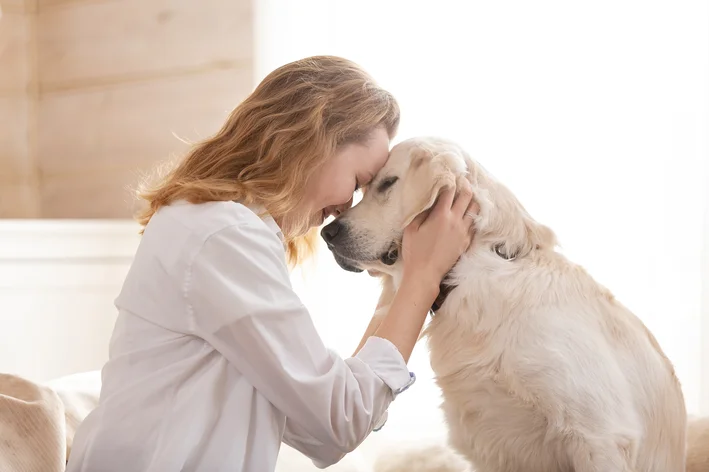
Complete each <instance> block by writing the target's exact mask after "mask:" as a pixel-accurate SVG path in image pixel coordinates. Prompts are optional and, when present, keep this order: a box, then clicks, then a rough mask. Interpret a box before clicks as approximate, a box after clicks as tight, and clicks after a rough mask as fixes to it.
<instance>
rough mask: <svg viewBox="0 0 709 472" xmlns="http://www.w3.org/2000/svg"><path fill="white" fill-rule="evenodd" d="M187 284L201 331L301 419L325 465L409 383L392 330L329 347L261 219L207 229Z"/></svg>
mask: <svg viewBox="0 0 709 472" xmlns="http://www.w3.org/2000/svg"><path fill="white" fill-rule="evenodd" d="M184 286H185V297H186V300H187V303H188V304H189V307H190V308H191V311H192V323H193V325H194V333H195V334H196V335H198V336H200V337H201V338H203V339H204V340H205V341H206V342H207V343H209V344H210V345H211V346H212V347H213V348H214V349H216V350H217V351H218V352H219V353H221V354H222V355H223V356H224V357H225V358H226V359H227V360H228V361H229V363H231V364H232V365H234V366H235V367H236V369H237V370H238V371H239V372H240V373H241V374H242V375H243V376H244V377H245V379H247V380H248V381H249V383H251V385H253V386H254V388H255V389H256V390H257V391H258V393H259V394H260V395H261V396H262V397H263V398H264V399H266V400H267V401H268V402H270V403H271V404H273V405H274V407H275V408H277V409H278V410H280V411H281V412H282V413H283V414H284V415H285V416H286V417H287V418H288V420H287V421H288V423H291V424H292V425H297V429H298V430H299V431H301V432H302V435H300V436H301V438H300V439H298V438H295V437H294V438H293V441H294V442H298V441H300V442H299V443H298V444H294V445H295V446H296V447H297V448H298V449H300V450H301V451H302V452H305V453H306V454H307V455H309V456H310V457H311V458H312V459H313V460H314V461H315V462H316V463H317V465H318V466H326V465H329V464H332V463H334V462H337V461H338V460H339V459H340V458H341V457H342V456H343V455H344V454H346V453H347V452H350V451H352V450H353V449H354V448H355V447H357V446H358V445H359V444H360V443H361V442H362V441H363V440H364V439H365V438H366V437H367V435H368V434H369V433H370V432H371V431H372V429H374V428H375V427H376V426H377V424H378V423H379V422H380V420H381V418H382V417H383V415H384V414H385V412H386V409H387V407H388V405H389V403H390V402H391V401H392V399H393V398H394V397H395V396H396V394H397V393H399V392H400V391H403V390H404V389H405V388H406V387H407V386H408V385H409V384H410V383H411V376H410V374H409V371H408V369H407V367H406V363H405V362H404V359H403V358H402V356H401V354H400V353H399V351H398V350H397V348H396V347H395V346H394V345H393V344H392V343H391V342H389V341H388V340H386V339H382V338H378V337H370V338H369V339H368V340H367V342H366V343H365V344H364V346H363V347H362V349H361V350H359V352H358V353H357V355H356V356H355V357H352V358H349V359H342V358H340V357H339V356H337V355H336V354H335V353H334V352H332V351H330V350H328V349H327V348H325V346H324V345H323V342H322V340H321V339H320V337H319V336H318V333H317V331H316V329H315V327H314V325H313V322H312V319H311V317H310V315H309V313H308V311H307V310H306V308H305V307H304V306H303V305H302V303H301V302H300V300H299V299H298V297H297V296H296V294H295V293H294V292H293V290H292V288H291V286H290V280H289V277H288V269H287V267H286V264H285V254H284V251H283V246H282V244H281V242H280V241H279V240H278V239H277V238H276V236H275V235H274V234H273V233H272V232H271V230H270V229H269V228H267V227H265V226H264V225H263V223H262V222H261V221H254V222H247V223H245V224H244V225H240V226H233V227H229V228H225V229H223V230H221V231H219V232H217V233H215V234H213V235H212V236H211V237H209V239H207V241H205V242H204V244H203V247H202V248H201V250H200V251H199V253H198V254H197V255H196V257H195V258H194V261H193V262H192V264H191V266H190V270H189V272H188V275H187V278H186V280H185V281H184Z"/></svg>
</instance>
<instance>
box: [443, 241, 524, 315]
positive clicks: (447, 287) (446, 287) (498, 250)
mask: <svg viewBox="0 0 709 472" xmlns="http://www.w3.org/2000/svg"><path fill="white" fill-rule="evenodd" d="M492 250H493V251H494V252H495V254H497V255H498V256H499V257H501V258H502V259H505V260H506V261H514V260H515V259H517V253H516V252H515V253H513V254H511V255H510V254H507V253H506V252H505V251H504V246H503V245H502V244H501V243H500V244H497V245H495V246H493V247H492ZM446 279H448V274H446V276H445V277H443V281H442V282H441V285H439V287H438V296H437V297H436V299H435V300H434V301H433V305H431V309H430V310H429V311H430V313H431V316H433V315H435V314H436V312H437V311H438V310H440V309H441V307H442V306H443V303H445V301H446V298H448V295H449V294H450V293H451V292H452V291H453V289H455V288H456V287H457V285H455V284H451V283H447V280H446Z"/></svg>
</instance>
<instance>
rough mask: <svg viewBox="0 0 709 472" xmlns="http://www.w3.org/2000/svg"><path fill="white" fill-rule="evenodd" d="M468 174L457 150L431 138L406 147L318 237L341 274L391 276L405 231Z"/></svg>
mask: <svg viewBox="0 0 709 472" xmlns="http://www.w3.org/2000/svg"><path fill="white" fill-rule="evenodd" d="M466 174H467V167H466V158H465V156H464V154H463V151H462V150H461V149H460V148H459V147H458V146H456V145H454V144H452V143H448V142H444V141H442V140H437V139H432V138H426V139H423V138H419V139H410V140H408V141H404V142H402V143H400V144H398V145H396V146H394V148H393V149H392V150H391V154H390V155H389V159H388V161H387V163H386V165H385V166H384V168H383V169H382V170H381V171H379V173H378V174H377V175H376V177H375V178H374V180H372V182H371V183H370V184H369V185H368V186H367V188H366V189H364V195H363V197H362V201H361V202H360V203H358V204H357V205H356V206H355V207H353V208H352V209H350V210H348V211H347V212H345V213H344V214H342V215H341V216H340V217H339V218H337V219H336V220H334V221H333V222H332V223H330V224H329V225H327V226H325V228H323V230H322V233H321V234H322V237H323V239H325V242H326V243H327V245H328V247H329V248H330V250H331V251H332V253H333V255H334V256H335V260H336V261H337V263H338V264H339V265H340V266H341V267H342V268H344V269H346V270H350V271H357V272H359V271H362V270H365V269H366V270H374V271H378V272H384V273H391V272H392V270H393V268H394V267H393V266H394V265H395V264H396V263H397V261H398V258H399V252H400V248H401V240H402V236H403V233H404V228H405V227H406V226H407V225H408V224H409V223H410V222H411V221H412V220H413V219H414V218H415V217H416V216H417V215H419V214H421V213H422V212H425V211H427V210H429V209H430V208H431V207H432V206H433V204H434V203H435V201H436V198H437V197H438V195H439V194H440V193H441V191H442V190H443V189H444V188H447V187H448V188H455V187H456V182H457V181H459V180H460V179H463V178H465V176H466Z"/></svg>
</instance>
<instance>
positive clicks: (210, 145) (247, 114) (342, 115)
mask: <svg viewBox="0 0 709 472" xmlns="http://www.w3.org/2000/svg"><path fill="white" fill-rule="evenodd" d="M398 124H399V106H398V104H397V102H396V100H395V99H394V97H393V96H392V95H391V94H390V93H389V92H387V91H386V90H384V89H382V88H381V87H379V86H378V85H377V84H376V83H375V82H374V80H373V79H372V78H371V77H370V76H369V75H368V74H367V73H366V72H365V71H364V70H363V69H362V68H360V67H359V66H358V65H357V64H355V63H353V62H351V61H349V60H347V59H343V58H340V57H334V56H315V57H309V58H305V59H301V60H298V61H295V62H291V63H289V64H286V65H284V66H282V67H280V68H278V69H276V70H274V71H273V72H271V73H270V74H269V75H268V76H267V77H266V78H265V79H263V81H262V82H261V83H260V84H259V85H258V86H257V87H256V89H255V90H254V91H253V92H252V93H251V95H249V96H248V98H246V99H245V100H244V101H243V102H241V103H240V104H239V105H238V106H237V107H236V108H235V109H234V110H233V111H232V112H231V114H230V115H229V117H228V119H227V120H226V122H225V123H224V125H223V126H222V128H221V129H220V130H219V131H218V132H217V133H216V134H215V135H213V136H212V137H210V138H208V139H206V140H204V141H202V142H199V143H197V144H196V145H194V146H193V147H192V149H191V150H190V151H189V152H188V153H187V155H186V156H185V157H184V158H183V159H181V160H180V161H179V162H178V163H177V164H176V165H175V166H174V167H173V168H172V169H170V170H168V171H167V172H163V173H162V175H161V173H160V172H159V171H158V175H157V178H156V179H155V180H152V181H147V182H146V183H144V184H143V186H141V188H140V189H139V191H138V196H139V198H140V199H142V200H144V201H145V202H147V205H146V206H145V208H144V209H143V210H141V211H140V212H139V213H138V215H137V217H136V219H137V220H138V222H139V223H140V224H141V225H142V226H143V229H144V228H145V225H147V224H148V222H149V221H150V218H151V217H152V216H153V215H154V214H155V212H156V211H158V209H160V207H162V206H165V205H169V204H170V203H172V202H175V201H177V200H186V201H188V202H191V203H204V202H210V201H229V200H233V201H238V202H241V203H243V204H245V205H249V204H258V205H263V206H264V207H265V208H266V210H267V211H268V212H269V213H270V215H271V216H272V217H274V218H275V219H276V221H278V220H279V219H281V218H282V217H284V216H285V215H289V222H290V220H291V218H290V216H291V215H293V214H298V212H297V208H298V206H299V204H300V203H301V201H302V198H303V195H304V193H305V188H306V187H307V185H308V182H309V178H310V176H312V175H313V173H314V171H315V170H316V169H317V168H318V167H319V166H320V165H322V164H323V163H324V162H325V161H326V160H327V159H329V158H331V157H332V156H333V155H334V154H335V153H336V152H337V150H338V148H339V147H340V146H344V145H346V144H350V143H357V142H363V141H364V140H366V139H367V137H368V136H369V135H370V133H371V132H372V131H373V130H374V129H376V128H377V127H384V128H385V129H386V130H387V132H388V134H389V136H390V138H391V137H393V136H394V134H395V133H396V130H397V127H398ZM289 226H293V227H292V228H288V229H287V230H284V231H286V232H287V233H288V234H284V237H285V240H286V245H287V254H288V262H289V263H290V264H291V265H297V264H298V263H299V262H301V261H303V260H304V259H305V258H307V257H308V256H309V255H311V254H312V253H313V250H314V247H315V246H314V244H315V237H316V234H317V233H316V231H314V230H311V228H309V227H308V226H307V221H296V222H295V223H294V224H293V225H289Z"/></svg>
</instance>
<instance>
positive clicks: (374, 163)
mask: <svg viewBox="0 0 709 472" xmlns="http://www.w3.org/2000/svg"><path fill="white" fill-rule="evenodd" d="M398 122H399V108H398V105H397V104H396V102H395V100H394V98H393V97H392V96H391V95H390V94H389V93H388V92H386V91H384V90H382V89H381V88H379V87H378V86H377V85H376V84H375V83H374V82H373V81H372V79H371V78H370V77H369V76H368V75H367V74H366V73H365V72H363V71H362V70H361V69H360V68H359V67H358V66H357V65H355V64H353V63H352V62H349V61H347V60H344V59H341V58H337V57H312V58H308V59H304V60H300V61H297V62H293V63H291V64H287V65H285V66H283V67H281V68H279V69H277V70H275V71H274V72H272V73H271V74H270V75H269V76H268V77H266V78H265V79H264V80H263V82H262V83H261V84H260V85H259V86H258V87H257V88H256V90H255V91H254V92H253V93H252V94H251V95H250V96H249V97H248V98H247V99H246V100H245V101H244V102H243V103H241V104H240V105H239V106H237V108H236V109H235V110H234V111H233V112H232V114H231V116H230V117H229V118H228V120H227V122H226V124H225V125H224V126H223V128H222V129H221V130H220V131H219V132H218V133H217V134H216V135H215V136H213V137H211V138H209V139H207V140H206V141H204V142H202V143H201V144H198V145H197V146H196V147H194V149H192V150H191V152H190V153H189V154H188V155H187V156H186V158H185V159H184V160H183V161H182V162H181V163H180V164H179V165H178V166H177V167H176V168H175V169H174V170H173V171H171V172H170V173H169V174H168V175H167V177H166V178H164V179H163V180H162V181H160V182H159V183H158V184H157V185H156V186H155V187H154V188H153V189H151V190H149V191H146V192H144V193H143V194H142V197H143V198H144V199H145V200H147V202H148V203H149V206H148V208H147V209H146V211H145V212H144V213H143V214H142V215H141V216H140V221H141V223H142V224H143V225H144V233H143V237H142V241H141V243H140V246H139V248H138V251H137V253H136V255H135V259H134V261H133V264H132V266H131V269H130V271H129V273H128V275H127V277H126V280H125V283H124V285H123V288H122V290H121V293H120V295H119V296H118V298H117V299H116V306H117V308H118V311H119V314H118V320H117V321H116V326H115V329H114V332H113V336H112V339H111V344H110V359H109V361H108V363H107V364H106V365H105V367H104V369H103V373H102V377H103V387H102V391H101V400H100V404H99V406H98V408H97V409H96V410H94V411H93V412H92V413H91V414H90V415H89V416H88V417H87V419H86V420H85V421H84V423H83V424H82V425H81V426H80V428H79V430H78V432H77V434H76V437H75V440H74V446H73V451H72V454H71V457H70V460H69V466H68V471H69V472H78V471H92V472H95V471H102V472H109V471H114V470H115V471H121V472H127V471H130V472H138V471H160V472H171V471H175V472H176V471H205V472H207V471H209V472H217V471H230V472H234V471H249V472H267V471H273V470H274V468H275V462H276V458H277V455H278V450H279V446H280V443H281V441H284V442H286V443H287V444H289V445H291V446H292V447H294V448H296V449H298V450H300V451H302V452H303V453H304V454H306V455H308V456H309V457H310V458H312V459H313V461H314V462H315V463H316V465H318V466H320V467H325V466H327V465H330V464H333V463H335V462H337V461H338V460H340V459H341V458H342V457H343V456H344V455H345V454H346V453H348V452H350V451H352V450H353V449H354V448H355V447H357V445H359V444H360V443H361V442H362V441H363V440H364V439H365V438H366V437H367V435H368V434H369V433H370V432H371V431H372V430H373V429H374V428H375V427H377V426H378V425H379V424H380V423H381V422H382V420H383V419H384V415H385V413H386V410H387V407H388V405H389V403H390V402H391V401H392V400H393V398H394V397H395V396H396V395H397V394H398V393H400V392H401V391H403V390H404V389H406V388H407V387H408V386H409V385H410V384H411V383H412V382H413V379H414V377H413V375H412V374H410V373H409V371H408V369H407V368H406V362H407V361H408V359H409V356H410V354H411V351H412V349H413V346H414V344H415V343H416V339H417V337H418V335H419V333H420V330H421V327H422V325H423V322H424V320H425V317H426V313H427V310H428V307H430V306H431V304H432V302H433V301H434V299H435V297H436V296H437V294H438V286H439V284H440V281H441V279H442V278H443V276H444V274H445V273H446V272H448V270H449V269H450V268H451V267H452V266H453V264H454V263H455V261H456V260H457V259H458V257H459V256H460V254H461V253H462V252H463V251H464V250H465V249H466V248H467V247H468V245H469V244H470V239H471V224H472V219H471V218H468V217H467V216H465V213H466V212H468V216H469V215H470V213H469V211H470V209H469V208H468V207H469V206H471V200H472V197H471V192H470V189H469V188H468V189H464V190H466V191H463V192H461V193H460V195H459V196H458V198H457V199H455V201H454V196H453V194H452V192H446V193H445V194H442V195H441V197H440V199H439V203H438V204H437V206H436V207H435V208H434V209H433V211H432V212H431V213H430V215H429V216H428V218H427V219H426V220H425V221H423V220H422V218H419V219H417V221H415V222H414V223H412V225H411V226H410V227H409V228H407V229H406V232H405V237H404V242H403V245H404V248H403V253H404V254H405V256H404V258H403V264H404V273H405V276H404V281H403V283H402V286H401V290H400V291H399V293H398V294H397V295H396V298H395V299H394V301H393V303H392V305H391V310H390V311H389V314H388V315H387V316H386V318H385V319H384V320H383V321H382V322H381V324H380V325H377V323H370V326H369V328H368V329H367V332H366V333H365V334H364V339H363V347H362V348H361V349H360V350H359V351H358V352H357V353H356V355H355V356H354V357H352V358H350V359H346V360H343V359H341V358H339V357H338V356H337V355H336V354H334V353H333V352H332V351H329V350H327V349H326V348H325V346H324V345H323V342H322V340H321V339H320V338H319V336H318V334H317V332H316V330H315V327H314V326H313V322H312V320H311V318H310V316H309V314H308V311H307V310H306V308H305V307H304V306H303V305H302V304H301V302H300V301H299V300H298V297H297V296H296V294H295V293H294V292H293V290H292V288H291V285H290V282H289V278H288V268H287V259H289V260H290V262H291V263H293V264H295V263H298V262H299V261H301V260H302V259H303V258H304V257H305V256H307V253H308V251H309V247H311V245H309V244H308V241H312V239H310V238H312V236H313V232H312V231H309V230H310V229H313V228H316V227H317V226H319V225H320V224H321V223H322V222H323V220H324V219H325V218H327V217H329V216H331V215H337V214H339V213H340V212H342V211H344V210H346V209H347V208H349V207H350V205H351V202H352V194H353V192H354V191H355V190H357V189H358V188H360V187H366V185H367V183H368V182H369V181H370V180H371V179H372V178H373V176H374V175H375V174H376V173H377V171H378V170H379V169H380V168H381V167H382V166H383V165H384V163H385V162H386V159H387V157H388V149H389V141H390V139H391V138H392V137H393V135H394V133H395V131H396V128H397V125H398ZM471 208H472V206H471ZM333 316H337V313H333Z"/></svg>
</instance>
